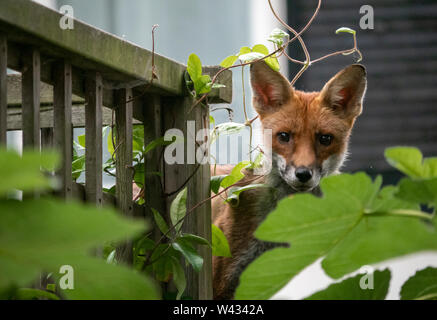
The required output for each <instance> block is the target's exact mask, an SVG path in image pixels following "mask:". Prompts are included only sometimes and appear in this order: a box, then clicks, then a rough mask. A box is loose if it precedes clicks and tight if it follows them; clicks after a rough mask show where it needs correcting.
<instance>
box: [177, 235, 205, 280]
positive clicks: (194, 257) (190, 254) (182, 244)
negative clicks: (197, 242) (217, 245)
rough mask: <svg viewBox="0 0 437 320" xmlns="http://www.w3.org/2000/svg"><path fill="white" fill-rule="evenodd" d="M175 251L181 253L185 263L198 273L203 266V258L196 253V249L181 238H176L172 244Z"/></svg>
mask: <svg viewBox="0 0 437 320" xmlns="http://www.w3.org/2000/svg"><path fill="white" fill-rule="evenodd" d="M172 246H173V248H174V249H175V250H177V251H179V252H180V253H182V255H183V256H184V257H185V259H186V260H187V262H188V263H189V264H191V265H192V266H193V269H194V270H195V271H197V272H199V271H200V270H201V269H202V266H203V258H202V257H201V256H200V255H199V254H198V253H197V251H196V249H194V248H193V246H192V245H191V244H190V242H189V241H187V240H186V239H183V238H178V239H177V240H176V242H173V243H172Z"/></svg>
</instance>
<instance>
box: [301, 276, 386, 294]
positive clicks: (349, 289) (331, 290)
mask: <svg viewBox="0 0 437 320" xmlns="http://www.w3.org/2000/svg"><path fill="white" fill-rule="evenodd" d="M363 277H372V278H373V280H372V282H373V288H362V287H361V286H360V283H361V280H362V279H363ZM364 280H367V279H366V278H364ZM364 282H365V283H366V284H367V282H366V281H364ZM389 286H390V271H389V270H388V269H385V270H383V271H375V272H373V274H369V275H367V274H365V273H364V274H358V275H356V276H355V277H352V278H347V279H345V280H343V281H341V282H339V283H334V284H331V285H330V286H329V287H328V288H326V289H325V290H322V291H319V292H316V293H314V294H312V295H311V296H309V297H308V298H306V300H384V299H385V297H386V296H387V293H388V288H389Z"/></svg>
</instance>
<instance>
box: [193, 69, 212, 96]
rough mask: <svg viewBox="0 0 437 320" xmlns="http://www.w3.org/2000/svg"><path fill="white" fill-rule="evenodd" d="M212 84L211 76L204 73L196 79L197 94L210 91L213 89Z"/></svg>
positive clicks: (195, 88)
mask: <svg viewBox="0 0 437 320" xmlns="http://www.w3.org/2000/svg"><path fill="white" fill-rule="evenodd" d="M211 85H212V82H211V77H210V76H209V75H207V74H204V75H202V76H200V78H198V79H197V80H196V81H194V90H196V92H197V94H204V93H208V92H210V91H211Z"/></svg>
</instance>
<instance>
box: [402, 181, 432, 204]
mask: <svg viewBox="0 0 437 320" xmlns="http://www.w3.org/2000/svg"><path fill="white" fill-rule="evenodd" d="M396 196H397V197H399V198H401V199H404V200H407V201H411V202H416V203H421V204H427V205H429V206H432V207H436V206H437V178H432V179H420V180H412V179H410V178H404V179H402V180H401V181H400V183H399V191H398V192H397V193H396Z"/></svg>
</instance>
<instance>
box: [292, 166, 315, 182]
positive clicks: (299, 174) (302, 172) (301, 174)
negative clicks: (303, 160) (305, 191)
mask: <svg viewBox="0 0 437 320" xmlns="http://www.w3.org/2000/svg"><path fill="white" fill-rule="evenodd" d="M295 175H296V178H297V179H298V180H299V181H300V182H302V183H305V182H307V181H308V180H310V179H311V177H312V176H313V174H312V172H311V169H309V168H307V167H298V168H296V172H295Z"/></svg>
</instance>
